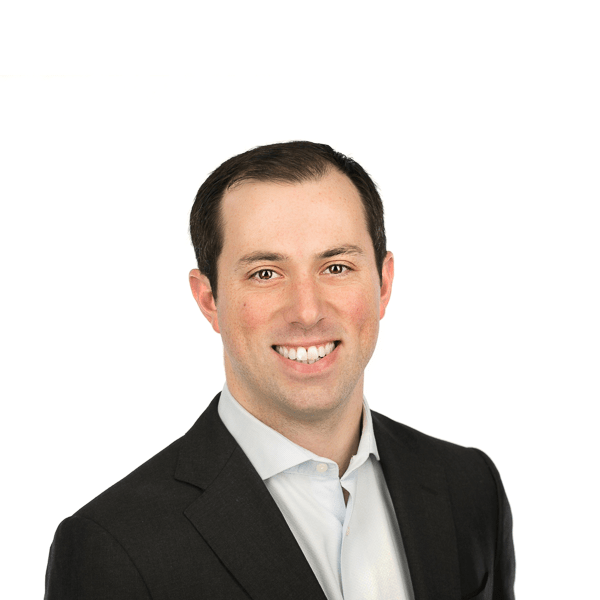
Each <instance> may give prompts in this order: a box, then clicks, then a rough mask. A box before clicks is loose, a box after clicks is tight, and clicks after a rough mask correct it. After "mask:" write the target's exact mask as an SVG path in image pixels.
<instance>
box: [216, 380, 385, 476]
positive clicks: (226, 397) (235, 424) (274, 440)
mask: <svg viewBox="0 0 600 600" xmlns="http://www.w3.org/2000/svg"><path fill="white" fill-rule="evenodd" d="M218 410H219V416H220V417H221V420H222V421H223V423H224V425H225V427H227V429H228V430H229V432H230V433H231V435H233V437H234V438H235V440H236V441H237V443H238V444H239V445H240V447H241V448H242V450H243V451H244V453H245V454H246V456H247V457H248V458H249V459H250V462H251V463H252V465H253V466H254V468H255V469H256V470H257V472H258V474H259V475H260V477H261V479H263V481H264V480H266V479H269V478H270V477H273V476H274V475H277V474H278V473H281V472H283V471H286V470H288V469H291V468H293V467H296V466H297V465H300V464H302V463H305V462H307V461H313V460H314V461H319V462H327V463H331V462H332V461H331V460H329V459H327V458H323V457H321V456H317V455H316V454H314V453H313V452H310V450H307V449H306V448H303V447H302V446H299V445H298V444H295V443H294V442H292V441H291V440H288V439H287V438H286V437H285V436H283V435H281V434H280V433H279V432H277V431H275V430H274V429H272V428H271V427H269V426H268V425H265V424H264V423H263V422H262V421H259V420H258V419H257V418H256V417H255V416H254V415H252V414H250V413H249V412H248V411H247V410H246V409H245V408H244V407H243V406H242V405H241V404H240V403H239V402H238V401H237V400H236V399H235V398H234V397H233V396H232V395H231V392H230V391H229V388H228V387H227V384H225V385H224V387H223V391H222V392H221V397H220V399H219V408H218ZM371 454H373V455H374V456H375V458H376V459H377V460H379V452H378V450H377V444H376V443H375V434H374V432H373V420H372V418H371V411H370V409H369V406H368V404H367V400H366V398H364V397H363V420H362V432H361V436H360V442H359V445H358V451H357V452H356V454H355V455H354V456H353V457H352V460H351V461H350V465H349V467H348V469H347V471H346V473H344V478H345V477H347V476H349V475H350V474H351V473H352V472H354V471H356V469H358V468H359V467H360V466H361V465H362V464H363V463H365V462H366V461H367V460H368V458H369V456H370V455H371Z"/></svg>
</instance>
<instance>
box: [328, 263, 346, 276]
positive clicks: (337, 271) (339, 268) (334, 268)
mask: <svg viewBox="0 0 600 600" xmlns="http://www.w3.org/2000/svg"><path fill="white" fill-rule="evenodd" d="M347 270H348V267H347V266H346V265H331V266H330V267H327V269H326V271H329V272H330V273H331V274H332V275H341V274H342V273H343V272H344V271H347Z"/></svg>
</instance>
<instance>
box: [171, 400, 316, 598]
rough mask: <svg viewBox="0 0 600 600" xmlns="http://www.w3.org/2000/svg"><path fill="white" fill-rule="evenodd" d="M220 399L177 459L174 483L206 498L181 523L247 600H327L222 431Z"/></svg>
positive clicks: (194, 429) (272, 506)
mask: <svg viewBox="0 0 600 600" xmlns="http://www.w3.org/2000/svg"><path fill="white" fill-rule="evenodd" d="M218 398H219V396H217V397H216V398H215V399H214V400H213V401H212V403H211V405H210V406H209V408H208V409H207V410H206V412H205V413H204V414H203V415H202V416H201V417H200V419H199V420H198V421H197V422H196V424H195V425H194V427H192V429H191V430H190V431H189V432H188V433H187V434H186V436H185V438H184V440H183V443H182V448H181V451H180V454H179V462H178V465H177V471H176V475H175V476H176V478H177V479H179V480H181V481H186V482H188V483H191V484H193V485H196V486H197V487H199V488H201V489H203V490H204V491H203V493H202V494H201V495H200V496H199V498H198V499H197V500H196V501H195V502H194V503H192V504H191V505H190V506H189V507H188V508H187V510H186V511H185V515H186V517H187V518H188V519H189V520H190V522H191V523H192V524H193V525H194V527H195V528H196V529H197V530H198V532H199V533H200V535H202V537H203V538H204V540H205V541H206V543H207V544H208V545H209V546H210V547H211V548H212V550H213V551H214V552H215V554H217V556H218V557H219V558H220V560H221V561H222V562H223V564H224V565H225V566H226V567H227V569H228V570H229V571H230V572H231V574H232V575H233V577H235V579H236V580H237V581H238V582H239V584H240V585H241V586H242V587H243V588H244V589H245V590H246V592H247V593H248V594H249V595H250V597H251V598H253V600H270V599H272V598H282V599H284V598H285V599H289V600H301V599H306V600H309V599H310V600H318V599H322V600H325V595H324V593H323V590H322V589H321V586H320V585H319V583H318V581H317V579H316V577H315V575H314V573H313V571H312V569H311V568H310V565H309V564H308V562H307V561H306V558H305V557H304V554H303V553H302V550H301V549H300V547H299V545H298V543H297V542H296V539H295V538H294V535H293V534H292V532H291V531H290V529H289V527H288V525H287V523H286V521H285V519H284V517H283V515H282V514H281V511H280V510H279V508H278V507H277V504H276V503H275V501H274V500H273V498H272V497H271V494H270V493H269V491H268V490H267V488H266V486H265V484H264V482H263V481H262V479H261V478H260V477H259V475H258V473H257V472H256V470H255V469H254V467H253V466H252V464H251V463H250V461H249V460H248V458H247V457H246V455H245V454H244V453H243V451H242V450H241V448H240V447H239V446H238V444H237V442H236V441H235V440H234V438H233V437H232V436H231V434H230V433H229V431H227V428H226V427H225V426H224V425H223V422H222V421H221V419H220V417H219V415H218V412H217V403H218Z"/></svg>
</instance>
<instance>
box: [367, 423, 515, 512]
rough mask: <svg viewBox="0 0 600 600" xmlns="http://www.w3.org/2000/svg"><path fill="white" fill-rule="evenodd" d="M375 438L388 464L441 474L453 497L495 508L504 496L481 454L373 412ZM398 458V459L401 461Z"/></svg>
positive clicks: (497, 477)
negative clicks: (430, 468)
mask: <svg viewBox="0 0 600 600" xmlns="http://www.w3.org/2000/svg"><path fill="white" fill-rule="evenodd" d="M372 415H373V426H374V429H375V439H376V441H377V445H378V448H380V453H381V454H382V460H384V456H385V457H386V459H387V460H388V461H392V462H393V461H394V460H395V459H396V457H397V459H398V460H409V461H413V462H414V464H416V465H423V466H424V465H429V466H433V467H434V468H437V469H440V470H442V471H443V472H444V475H445V479H446V482H447V485H448V486H449V488H450V491H451V493H452V495H453V497H455V498H461V497H462V498H465V497H467V496H470V497H471V500H472V501H473V502H481V501H482V500H484V499H485V503H486V504H487V505H488V506H490V507H494V508H497V507H498V503H499V500H500V501H502V500H501V499H503V498H504V497H505V494H504V488H503V486H502V481H501V479H500V475H499V473H498V470H497V469H496V466H495V465H494V463H493V462H492V460H491V459H490V458H489V457H488V456H487V454H485V453H484V452H483V451H481V450H479V449H478V448H468V447H465V446H461V445H459V444H454V443H452V442H448V441H446V440H441V439H438V438H435V437H432V436H430V435H427V434H425V433H423V432H421V431H418V430H416V429H413V428H412V427H408V426H407V425H404V424H402V423H398V422H396V421H393V420H392V419H390V418H388V417H386V416H384V415H382V414H379V413H376V412H374V411H372ZM400 457H401V458H400Z"/></svg>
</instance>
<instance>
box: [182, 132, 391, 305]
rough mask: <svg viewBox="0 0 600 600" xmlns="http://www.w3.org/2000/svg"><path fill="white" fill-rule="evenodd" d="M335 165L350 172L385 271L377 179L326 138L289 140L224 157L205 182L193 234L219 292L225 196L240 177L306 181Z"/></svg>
mask: <svg viewBox="0 0 600 600" xmlns="http://www.w3.org/2000/svg"><path fill="white" fill-rule="evenodd" d="M332 169H337V170H338V171H339V172H340V173H343V174H344V175H346V176H347V177H348V178H349V179H350V181H352V183H353V184H354V186H355V187H356V189H357V190H358V193H359V195H360V198H361V200H362V203H363V207H364V211H365V218H366V221H367V228H368V230H369V234H370V236H371V240H372V241H373V248H374V250H375V261H376V263H377V269H378V271H379V278H380V280H381V277H382V269H383V261H384V259H385V255H386V252H387V249H386V239H385V227H384V223H383V204H382V202H381V198H380V196H379V192H378V191H377V186H376V185H375V182H374V181H373V180H372V179H371V178H370V177H369V175H368V173H367V172H366V171H365V170H364V169H363V168H362V167H361V166H360V165H359V164H358V163H357V162H356V161H354V160H353V159H351V158H348V157H347V156H345V155H344V154H341V153H340V152H336V151H335V150H334V149H333V148H331V147H330V146H327V145H326V144H315V143H313V142H285V143H281V144H270V145H268V146H259V147H257V148H253V149H252V150H248V151H247V152H244V153H242V154H238V155H237V156H234V157H233V158H230V159H229V160H226V161H225V162H224V163H223V164H222V165H221V166H220V167H218V168H217V169H215V170H214V171H213V172H212V173H211V174H210V175H209V176H208V178H207V179H206V181H205V182H204V183H203V184H202V185H201V187H200V189H199V190H198V193H197V194H196V200H195V201H194V205H193V206H192V211H191V214H190V236H191V238H192V245H193V246H194V252H195V253H196V260H197V261H198V269H199V270H200V272H201V273H203V274H204V275H206V277H208V280H209V282H210V285H211V288H212V293H213V296H214V298H215V300H216V298H217V261H218V259H219V256H220V254H221V251H222V249H223V221H222V218H221V211H220V206H221V200H222V198H223V196H224V194H225V192H226V191H227V190H229V189H230V188H232V187H233V186H234V185H236V184H238V183H240V182H242V181H249V180H252V181H268V182H280V183H303V182H305V181H314V180H319V179H321V178H322V177H324V176H325V175H326V174H327V173H329V172H330V171H331V170H332Z"/></svg>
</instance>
